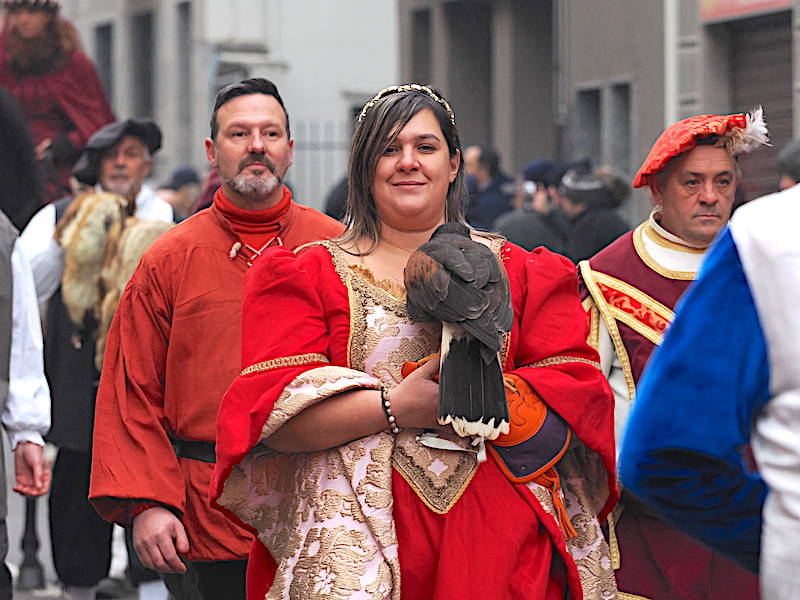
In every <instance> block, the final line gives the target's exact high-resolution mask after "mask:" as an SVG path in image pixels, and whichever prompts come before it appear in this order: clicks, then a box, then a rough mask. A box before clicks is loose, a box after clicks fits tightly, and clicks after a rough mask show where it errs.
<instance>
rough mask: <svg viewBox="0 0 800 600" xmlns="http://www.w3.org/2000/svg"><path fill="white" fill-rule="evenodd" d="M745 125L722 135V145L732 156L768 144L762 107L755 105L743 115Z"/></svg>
mask: <svg viewBox="0 0 800 600" xmlns="http://www.w3.org/2000/svg"><path fill="white" fill-rule="evenodd" d="M745 123H746V125H745V126H744V127H743V128H742V127H734V128H733V129H731V130H730V131H729V132H728V133H726V134H725V135H723V136H722V140H721V141H722V145H723V146H725V148H727V149H728V152H730V153H731V154H732V155H733V156H737V155H739V154H743V153H745V152H751V151H752V150H755V149H756V148H758V147H759V146H769V145H770V144H769V131H767V124H766V122H765V121H764V109H763V108H762V107H761V106H756V107H755V108H754V109H753V110H752V111H751V112H750V113H749V114H747V115H746V116H745Z"/></svg>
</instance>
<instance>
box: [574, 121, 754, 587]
mask: <svg viewBox="0 0 800 600" xmlns="http://www.w3.org/2000/svg"><path fill="white" fill-rule="evenodd" d="M744 126H745V116H744V115H730V116H727V115H726V116H716V115H703V116H698V117H691V118H689V119H685V120H684V121H680V122H678V123H676V124H675V125H672V126H671V127H670V128H668V129H667V130H666V131H665V132H664V134H662V136H661V137H660V138H659V140H658V141H657V142H656V144H655V145H654V147H653V149H652V150H651V152H650V155H649V156H648V157H647V159H646V160H645V162H644V164H643V165H642V167H641V169H640V171H639V173H638V174H637V176H636V179H635V180H634V186H635V187H640V186H642V185H646V184H648V183H649V178H650V177H653V176H654V175H655V174H656V173H658V172H660V171H661V170H662V169H664V168H665V166H666V165H667V164H668V162H669V161H670V160H671V159H672V158H674V157H675V156H678V155H679V154H681V153H682V152H685V151H687V150H690V149H692V148H693V147H694V145H695V143H696V142H695V140H696V138H697V137H702V136H706V135H712V134H715V135H721V134H724V133H725V132H728V131H738V130H739V129H742V128H744ZM660 215H661V213H660V210H659V209H658V208H657V209H655V210H654V211H653V212H652V213H651V215H650V217H649V219H648V220H647V221H645V222H644V223H642V224H641V225H639V226H638V227H636V228H635V229H634V230H633V231H631V232H629V233H627V234H626V235H624V236H622V237H621V238H619V239H618V240H617V241H616V242H614V243H612V244H611V245H610V246H608V247H607V248H606V249H604V250H602V251H600V252H599V253H598V254H597V255H595V256H594V257H593V258H591V259H590V260H588V261H584V262H582V263H581V264H580V267H579V268H580V272H581V276H582V282H583V289H582V296H583V304H584V308H585V310H586V312H587V315H588V317H589V322H590V336H589V342H590V344H592V345H593V346H594V347H595V348H597V349H598V351H599V353H600V362H601V365H602V369H603V372H604V373H605V374H606V376H607V377H608V381H609V384H610V385H611V388H612V390H613V391H614V398H615V431H616V439H617V440H618V441H619V440H621V439H622V434H623V431H624V430H625V427H626V423H627V419H628V414H629V412H630V410H631V406H632V405H633V404H634V401H635V398H636V393H637V391H636V387H637V384H638V382H639V378H640V377H641V375H642V372H643V370H644V368H645V366H646V364H647V363H648V360H649V359H650V355H651V353H652V352H653V350H654V349H655V348H656V347H657V346H658V345H659V344H661V342H662V340H663V336H664V332H665V330H666V329H667V327H668V326H669V324H670V323H671V322H672V320H673V318H674V312H673V311H674V309H675V305H676V303H677V301H678V299H679V298H680V297H681V295H682V294H683V293H684V291H685V290H686V288H687V287H688V285H689V284H690V283H691V282H692V281H693V280H694V279H695V278H696V277H697V272H698V270H699V268H700V265H701V263H702V261H703V258H704V256H705V253H706V250H707V249H706V248H701V247H697V246H696V245H693V244H691V243H690V242H688V241H686V240H683V239H681V238H680V237H678V236H676V235H674V234H672V233H670V232H669V231H667V230H666V229H664V228H663V227H661V225H660V221H661V216H660ZM676 493H677V492H676ZM608 525H609V542H610V545H611V548H612V557H613V562H614V568H615V569H616V577H617V585H618V586H619V589H620V598H624V599H642V598H644V599H654V600H655V599H658V600H662V599H676V600H679V599H681V600H682V599H685V600H690V599H691V600H697V599H698V598H719V599H723V598H724V599H726V600H727V599H732V598H742V599H748V600H750V599H752V598H756V597H757V594H758V581H757V578H755V577H753V576H752V575H751V574H749V573H747V572H746V571H745V570H743V569H742V568H741V567H739V566H738V565H736V564H734V563H733V562H731V561H730V560H728V559H727V558H725V557H723V556H721V555H719V554H715V553H712V552H710V551H709V550H708V549H706V548H705V547H704V546H702V545H701V544H699V543H697V542H696V541H695V540H693V539H691V538H690V537H688V536H686V535H684V534H682V533H680V532H679V531H677V530H675V529H674V528H673V527H671V526H670V525H668V524H667V523H665V522H664V521H662V520H661V519H659V518H657V517H655V516H653V515H652V514H650V512H649V511H648V510H647V509H646V508H645V507H644V506H642V505H641V504H640V503H638V502H636V501H635V499H634V498H632V497H630V496H628V495H627V494H625V493H624V492H623V498H622V502H621V503H620V505H619V506H618V507H617V509H616V510H615V511H614V513H613V514H612V518H611V519H609V524H608Z"/></svg>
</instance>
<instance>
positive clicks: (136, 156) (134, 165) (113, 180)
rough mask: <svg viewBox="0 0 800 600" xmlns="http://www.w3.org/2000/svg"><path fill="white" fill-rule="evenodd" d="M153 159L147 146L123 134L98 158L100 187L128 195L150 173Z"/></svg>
mask: <svg viewBox="0 0 800 600" xmlns="http://www.w3.org/2000/svg"><path fill="white" fill-rule="evenodd" d="M152 167H153V161H152V160H151V159H150V153H149V152H148V151H147V146H145V145H144V143H143V142H142V141H141V140H140V139H139V138H136V137H133V136H131V135H126V136H124V137H123V138H122V139H121V140H120V141H119V142H117V144H116V145H114V146H112V147H111V148H109V149H108V150H106V151H105V152H104V153H103V157H102V158H101V159H100V187H102V188H103V190H105V191H106V192H112V193H114V194H119V195H120V196H126V197H127V196H128V195H129V194H130V193H131V192H138V191H139V188H141V187H142V182H144V180H145V179H147V176H148V175H150V169H151V168H152Z"/></svg>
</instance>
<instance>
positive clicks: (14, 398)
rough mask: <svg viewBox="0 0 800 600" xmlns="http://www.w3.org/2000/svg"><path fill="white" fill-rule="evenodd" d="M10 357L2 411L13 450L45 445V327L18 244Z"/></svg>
mask: <svg viewBox="0 0 800 600" xmlns="http://www.w3.org/2000/svg"><path fill="white" fill-rule="evenodd" d="M11 271H12V276H13V284H12V308H11V359H10V361H9V385H8V398H7V399H6V406H5V410H3V414H2V422H3V426H4V427H5V429H6V432H7V433H8V438H9V442H10V445H11V449H12V450H13V449H14V448H15V447H16V446H17V444H18V443H20V442H33V443H35V444H39V445H40V446H43V445H44V440H43V439H42V436H43V435H44V434H45V433H47V431H48V430H49V429H50V388H49V387H48V385H47V380H46V379H45V376H44V359H43V355H42V351H43V347H44V346H43V343H42V326H41V321H40V319H39V305H38V303H37V301H36V290H35V288H34V281H33V274H32V271H31V266H30V264H29V263H28V260H27V258H26V257H25V254H24V252H23V250H22V248H21V246H20V244H19V243H17V244H15V245H14V250H13V251H12V253H11Z"/></svg>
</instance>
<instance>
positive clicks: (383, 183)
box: [212, 85, 616, 600]
mask: <svg viewBox="0 0 800 600" xmlns="http://www.w3.org/2000/svg"><path fill="white" fill-rule="evenodd" d="M349 184H350V186H349V187H350V196H349V199H348V204H349V206H348V213H349V216H348V223H349V224H348V226H347V229H346V231H345V233H344V234H343V235H342V236H341V237H340V238H338V239H337V240H334V241H332V242H323V243H320V244H318V245H313V246H312V247H310V248H307V249H306V250H305V251H303V252H301V253H299V254H298V255H296V254H294V253H292V252H290V251H288V250H285V249H274V250H270V251H269V253H268V254H269V255H268V256H267V255H265V259H263V260H261V261H259V262H258V263H257V264H256V266H255V267H254V268H253V270H252V271H251V273H250V274H249V276H248V278H247V280H246V282H245V293H244V304H243V309H244V314H243V325H242V326H243V338H242V344H243V347H242V361H243V371H242V374H241V376H240V377H238V378H237V379H236V380H235V382H234V383H233V385H232V386H231V388H230V389H229V390H228V392H227V394H226V396H225V398H224V400H223V403H222V407H221V409H220V413H219V418H218V434H217V467H216V471H215V480H214V484H213V487H212V496H213V497H214V498H215V499H216V502H217V505H218V506H219V507H220V508H222V509H223V510H224V511H225V512H226V514H228V515H229V516H231V517H232V518H234V519H237V520H238V521H241V522H243V523H245V524H246V525H247V526H248V527H250V528H251V529H252V530H254V531H255V532H256V533H257V535H258V541H257V542H256V543H257V544H258V546H257V547H256V548H254V552H253V553H252V555H251V565H250V575H251V580H250V585H251V587H250V590H251V593H252V597H253V598H255V597H261V598H263V597H264V594H265V593H266V594H267V595H266V597H267V598H270V599H271V598H308V599H314V598H336V599H340V598H341V599H344V598H348V599H350V598H352V599H356V598H358V599H361V598H370V599H373V598H379V599H384V598H385V599H389V598H391V599H394V600H399V599H400V598H403V599H427V598H431V599H436V600H445V599H451V598H452V599H456V598H457V599H459V600H461V599H469V598H476V599H477V598H494V599H511V598H529V599H543V600H544V599H556V598H559V599H560V598H565V597H569V598H593V599H595V598H596V599H602V598H612V597H615V596H616V587H615V584H614V578H613V573H612V570H611V562H610V558H609V550H608V546H607V545H606V543H605V541H604V540H603V537H602V533H601V531H600V525H599V523H600V522H601V521H602V519H603V518H604V516H605V514H606V513H607V512H608V510H609V509H610V507H611V506H612V505H613V503H614V501H615V499H616V487H615V483H614V477H613V473H614V463H613V461H614V458H613V456H614V447H613V405H612V397H611V394H610V391H609V389H608V387H607V385H606V384H605V382H604V379H603V377H602V375H601V373H600V371H599V370H598V363H597V360H598V358H597V355H596V353H595V352H594V350H592V349H591V348H590V347H589V346H588V345H587V344H586V338H587V333H588V332H587V330H586V327H587V326H586V318H585V316H584V314H583V311H582V308H581V304H580V301H579V299H578V295H577V278H576V273H575V270H574V268H573V266H572V265H571V264H570V263H569V261H567V260H566V259H564V258H563V257H560V256H557V255H555V254H552V253H550V252H548V251H547V250H544V249H541V248H540V249H537V250H534V251H533V252H531V253H528V252H525V251H524V250H522V249H521V248H519V247H517V246H514V245H513V244H509V243H507V242H506V241H505V240H504V239H503V238H501V237H500V236H497V235H493V234H486V233H479V232H476V231H473V232H472V237H473V239H474V240H475V241H478V242H481V243H484V244H486V245H487V246H488V247H489V248H491V249H492V250H493V251H494V253H495V256H496V257H497V258H498V260H500V261H502V263H503V266H504V267H505V269H506V272H507V274H508V278H509V285H510V290H511V295H512V304H513V308H514V314H515V319H514V325H513V328H512V330H511V332H510V334H508V335H507V336H506V338H505V340H504V344H503V349H502V351H501V359H502V364H503V365H504V371H505V374H506V376H507V381H508V384H507V385H508V389H509V392H508V397H509V405H510V412H511V421H512V422H511V431H510V432H509V434H507V435H506V436H501V437H500V438H498V440H496V444H497V446H498V447H500V446H502V447H503V448H504V449H503V454H504V455H513V454H514V452H515V449H516V450H519V453H518V454H519V455H518V456H517V457H516V459H519V460H522V461H523V462H524V460H525V456H528V457H530V456H531V454H532V453H531V448H532V445H533V446H535V445H536V444H538V443H540V442H539V438H538V437H537V431H536V429H537V428H536V427H534V428H532V427H531V422H532V421H534V420H535V419H532V418H531V415H532V414H533V413H536V412H537V411H538V414H541V415H545V414H547V413H549V412H552V413H553V414H554V415H555V416H556V417H557V418H558V419H559V421H560V422H563V423H564V424H565V425H564V427H565V428H568V429H569V432H570V433H571V439H572V442H571V443H570V444H569V447H568V449H567V450H566V452H565V453H564V454H563V455H562V456H561V458H560V460H558V461H557V463H556V464H555V467H554V468H553V467H552V464H550V465H544V466H543V465H541V464H538V463H535V460H534V459H531V460H534V463H535V464H534V463H532V464H530V465H527V466H529V467H530V469H531V470H532V471H541V472H537V473H536V476H535V477H519V476H515V475H514V473H512V472H511V471H513V469H512V470H509V468H508V465H507V464H505V463H504V461H503V460H502V459H500V458H499V456H500V453H498V452H494V451H490V452H489V458H488V459H485V460H482V458H483V457H482V456H479V455H477V454H476V453H475V452H474V451H473V449H474V446H473V444H472V442H473V440H472V439H470V438H461V437H459V436H458V435H456V434H455V432H454V431H453V429H452V428H451V427H450V426H449V425H448V426H446V427H442V426H440V425H439V423H438V422H437V403H438V384H437V383H436V379H435V376H436V370H437V364H438V361H436V360H432V361H429V362H427V363H425V364H423V365H422V366H420V367H419V368H417V369H416V370H415V371H413V372H411V373H410V374H408V372H409V369H408V362H409V361H420V359H422V358H424V357H426V356H428V355H430V354H432V353H434V352H436V351H437V350H438V348H439V345H440V341H441V325H440V324H431V323H415V322H414V321H412V320H411V319H410V318H409V316H408V314H407V312H406V307H405V289H404V286H403V283H402V282H403V269H404V267H405V265H406V261H407V260H408V257H409V256H410V254H411V253H412V252H413V251H414V250H415V249H416V248H417V247H418V246H420V245H421V244H422V243H424V242H426V241H427V240H428V239H429V238H430V236H431V234H432V232H433V231H434V230H435V229H436V228H437V227H438V226H439V225H441V224H442V223H445V222H448V221H456V222H463V214H462V207H463V198H464V190H463V168H462V163H461V144H460V141H459V138H458V132H457V130H456V127H455V116H454V114H453V112H452V110H451V109H450V106H449V104H448V103H447V102H446V101H445V100H444V98H443V97H442V96H441V94H440V93H439V92H437V91H436V90H433V89H431V88H428V87H424V86H419V85H408V86H395V87H392V88H387V89H386V90H383V91H382V92H380V93H379V94H378V95H377V96H376V97H375V99H373V100H372V101H371V102H370V103H368V104H367V105H366V106H365V108H364V111H363V112H362V114H361V117H360V122H359V124H358V127H357V129H356V133H355V136H354V141H353V149H352V152H351V156H350V169H349ZM404 364H405V365H406V369H404V368H403V366H404ZM404 373H405V374H406V376H405V377H404ZM382 392H383V393H385V394H387V395H388V398H389V400H390V412H391V414H392V415H393V416H394V418H395V421H394V422H393V423H390V422H389V420H388V419H387V415H386V414H385V412H384V410H383V408H382V405H383V402H382V398H381V394H382ZM538 423H539V424H541V420H540V421H538ZM537 427H538V426H537ZM398 430H399V431H398ZM431 432H435V434H436V437H437V438H438V439H437V441H436V442H435V443H430V437H431V435H432V433H431ZM545 443H546V442H544V441H541V444H545ZM526 449H527V450H526ZM526 451H527V454H526ZM533 454H535V452H533ZM516 459H515V460H516ZM512 462H513V461H512ZM554 462H555V461H554ZM515 464H516V465H517V466H519V461H517V463H515ZM548 466H549V467H551V468H547V469H546V468H545V467H548ZM525 468H526V465H523V469H525ZM267 590H268V592H267Z"/></svg>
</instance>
